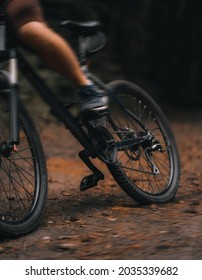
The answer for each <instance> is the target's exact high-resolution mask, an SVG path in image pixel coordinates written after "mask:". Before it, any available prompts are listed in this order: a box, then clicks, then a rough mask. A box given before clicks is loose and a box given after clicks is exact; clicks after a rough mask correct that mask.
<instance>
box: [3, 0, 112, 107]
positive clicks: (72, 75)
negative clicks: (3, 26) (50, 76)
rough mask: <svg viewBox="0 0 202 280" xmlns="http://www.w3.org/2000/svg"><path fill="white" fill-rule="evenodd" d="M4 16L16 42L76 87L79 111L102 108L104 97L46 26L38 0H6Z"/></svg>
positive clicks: (70, 52)
mask: <svg viewBox="0 0 202 280" xmlns="http://www.w3.org/2000/svg"><path fill="white" fill-rule="evenodd" d="M7 14H8V18H9V20H10V23H11V25H12V26H13V28H14V30H15V31H16V34H17V36H18V37H19V39H20V40H21V41H22V42H23V43H24V44H25V45H27V46H29V47H31V48H33V49H34V50H35V51H36V52H37V53H38V54H39V55H40V56H41V58H42V59H43V60H45V61H46V63H47V64H48V65H49V66H50V67H51V68H52V69H54V70H55V71H57V72H58V73H61V74H63V75H65V76H66V77H67V78H68V79H70V80H71V81H72V82H73V83H74V84H75V86H77V87H79V88H80V95H81V98H82V100H83V105H82V108H81V109H82V110H84V111H85V110H102V109H106V107H107V103H108V102H107V98H106V97H105V96H103V93H102V92H99V91H97V90H96V89H95V87H94V86H92V85H89V81H88V80H87V78H86V77H85V75H84V73H83V72H82V70H81V68H80V65H79V62H78V60H77V58H76V56H75V54H74V52H73V51H72V49H71V47H70V45H69V44H68V43H67V42H66V41H65V40H64V39H63V38H62V37H61V36H60V35H59V34H57V33H55V32H54V31H53V30H51V29H50V28H49V27H48V26H47V24H46V23H45V20H44V17H43V13H42V10H41V8H40V5H39V1H38V0H18V1H16V0H10V1H8V4H7Z"/></svg>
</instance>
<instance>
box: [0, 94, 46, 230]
mask: <svg viewBox="0 0 202 280" xmlns="http://www.w3.org/2000/svg"><path fill="white" fill-rule="evenodd" d="M0 104H1V105H0V147H1V152H0V231H2V232H5V233H9V234H12V235H22V234H26V233H28V232H30V231H32V230H33V229H35V228H36V226H37V225H38V224H39V222H40V220H41V218H42V215H43V213H44V208H45V203H46V198H47V171H46V162H45V157H44V153H43V150H42V146H41V142H40V139H39V136H38V133H37V131H36V128H35V125H34V123H33V121H32V120H31V118H30V117H29V115H28V113H27V111H26V110H25V108H24V107H23V106H22V104H21V105H20V142H19V145H18V146H17V150H16V151H15V150H13V151H11V154H10V155H8V156H6V155H5V153H3V152H2V151H3V149H2V148H3V145H4V144H5V143H6V142H7V141H8V127H9V112H8V111H9V110H8V108H7V105H5V104H4V100H3V101H2V102H1V103H0Z"/></svg>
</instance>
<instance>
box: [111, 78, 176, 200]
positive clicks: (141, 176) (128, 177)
mask: <svg viewBox="0 0 202 280" xmlns="http://www.w3.org/2000/svg"><path fill="white" fill-rule="evenodd" d="M107 86H108V88H109V89H111V90H112V91H113V92H114V94H115V96H116V98H115V100H111V103H110V114H109V117H108V118H107V121H106V129H107V131H109V132H110V134H111V135H112V137H113V139H114V140H115V143H119V142H121V141H122V143H123V142H124V141H125V143H130V144H128V145H126V146H125V147H123V146H122V148H119V147H120V146H119V145H117V147H118V149H117V151H116V161H115V162H113V163H110V162H109V163H107V166H108V169H109V171H110V172H111V174H112V175H113V177H114V179H115V180H116V181H117V183H118V184H119V185H120V187H121V188H122V189H123V190H124V191H125V192H126V193H127V194H128V195H129V196H130V197H132V198H133V199H135V200H137V201H139V202H141V203H162V202H168V201H170V200H171V199H173V198H174V196H175V194H176V192H177V189H178V185H179V180H180V160H179V155H178V150H177V146H176V142H175V138H174V136H173V133H172V130H171V128H170V126H169V124H168V121H167V120H166V118H165V116H164V114H163V112H162V111H161V109H160V108H159V107H158V105H157V104H156V103H155V102H154V100H153V99H152V98H151V97H150V96H149V95H148V94H147V93H146V92H145V91H144V90H143V89H141V88H140V87H138V86H137V85H135V84H133V83H130V82H126V81H115V82H112V83H110V84H108V85H107ZM116 99H118V102H117V101H116ZM134 115H135V116H137V117H138V119H139V120H140V123H139V124H138V122H137V121H136V120H135V117H134ZM141 124H143V126H144V127H145V128H143V127H142V125H141ZM145 131H148V133H149V135H150V137H149V138H146V136H145V135H146V134H145V133H146V132H145ZM144 137H145V138H144ZM131 139H133V140H134V142H133V143H131V142H132V141H133V140H132V141H131ZM138 139H146V140H142V141H139V142H138ZM127 141H128V142H127Z"/></svg>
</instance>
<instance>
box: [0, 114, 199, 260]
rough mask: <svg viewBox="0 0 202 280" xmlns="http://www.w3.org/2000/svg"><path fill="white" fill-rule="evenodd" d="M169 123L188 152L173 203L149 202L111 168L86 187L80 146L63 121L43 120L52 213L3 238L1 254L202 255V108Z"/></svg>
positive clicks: (86, 257) (97, 256)
mask: <svg viewBox="0 0 202 280" xmlns="http://www.w3.org/2000/svg"><path fill="white" fill-rule="evenodd" d="M172 111H173V110H172ZM41 117H42V118H43V114H41ZM48 118H49V117H48ZM169 121H170V124H171V127H172V129H173V131H174V134H175V136H176V141H177V144H178V147H179V152H180V157H181V168H182V179H181V183H180V188H179V191H178V193H177V195H176V198H175V200H174V201H173V202H170V203H167V204H160V205H157V204H152V205H147V206H140V205H138V203H136V202H135V201H133V200H132V199H131V198H130V197H128V196H127V195H126V194H125V193H124V192H123V191H122V190H121V189H120V187H119V186H117V184H116V183H115V181H114V180H113V179H112V177H111V176H110V175H109V173H108V171H107V170H106V168H105V167H104V166H102V170H104V172H105V175H106V178H105V180H104V181H101V182H100V183H99V185H98V186H97V187H94V188H92V189H89V190H86V191H84V192H80V190H79V184H80V181H81V179H82V178H83V177H84V176H86V175H87V174H89V171H88V169H87V168H86V167H85V165H84V164H83V163H82V162H81V161H80V159H79V158H78V152H79V151H80V150H81V147H80V146H79V144H77V143H76V141H75V140H74V139H73V137H72V136H71V135H70V134H69V132H68V131H67V130H65V129H64V127H63V125H61V124H60V123H59V122H57V121H55V120H52V118H51V117H50V118H49V123H48V125H47V124H46V126H45V125H43V123H45V122H43V121H41V123H40V124H38V126H39V131H40V135H41V139H42V142H43V146H44V149H45V154H46V158H47V166H48V174H49V194H48V201H47V207H46V213H45V216H44V218H43V220H42V222H41V224H40V225H39V227H38V228H37V229H36V230H35V231H34V232H32V233H31V234H28V235H27V236H23V237H20V238H16V239H3V240H1V241H0V259H1V260H3V259H5V260H8V259H11V260H12V259H15V260H29V259H55V260H59V259H69V260H73V259H84V260H90V259H103V260H107V259H131V260H132V259H141V260H143V259H180V260H182V259H202V154H201V151H202V111H201V112H200V111H199V112H198V111H193V112H177V113H176V114H172V116H170V114H169ZM46 123H47V120H46Z"/></svg>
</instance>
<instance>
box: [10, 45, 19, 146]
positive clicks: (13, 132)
mask: <svg viewBox="0 0 202 280" xmlns="http://www.w3.org/2000/svg"><path fill="white" fill-rule="evenodd" d="M9 74H10V96H9V99H10V100H9V101H10V102H9V103H10V135H9V138H10V139H9V144H10V145H11V146H13V147H14V146H16V145H17V144H18V143H19V113H18V70H17V53H16V50H15V49H12V50H10V59H9Z"/></svg>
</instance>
